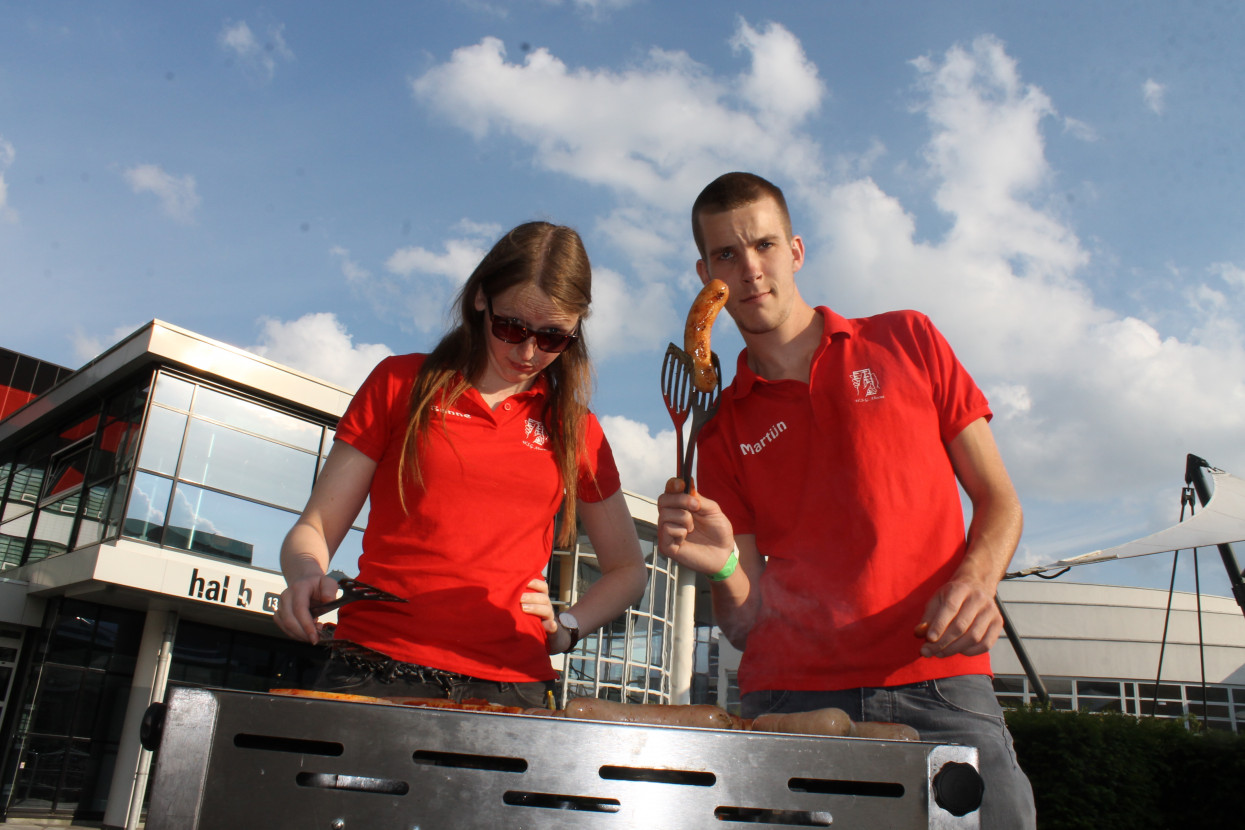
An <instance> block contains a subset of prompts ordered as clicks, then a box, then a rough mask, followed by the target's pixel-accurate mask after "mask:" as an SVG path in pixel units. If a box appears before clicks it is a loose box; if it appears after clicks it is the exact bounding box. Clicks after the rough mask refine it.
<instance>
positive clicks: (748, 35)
mask: <svg viewBox="0 0 1245 830" xmlns="http://www.w3.org/2000/svg"><path fill="white" fill-rule="evenodd" d="M731 46H732V47H733V48H734V49H735V51H736V52H747V53H748V54H749V55H750V56H751V57H752V68H751V71H749V72H748V73H747V74H745V75H743V76H742V77H741V78H740V83H739V88H740V92H741V93H742V94H743V97H744V99H745V100H746V101H747V102H748V104H749V105H751V107H752V108H754V109H755V110H756V112H757V114H758V116H759V117H760V119H761V120H762V121H765V122H767V123H768V124H770V125H771V126H773V125H774V123H775V120H777V122H778V123H779V124H781V125H783V126H784V127H789V126H794V125H796V124H798V123H800V122H801V121H803V120H804V119H805V118H807V117H808V116H810V115H812V114H813V113H815V112H816V111H817V109H818V107H819V106H820V105H821V99H822V96H823V95H824V94H825V87H824V85H823V84H822V82H821V79H820V78H819V77H818V76H817V67H816V66H815V65H813V63H812V62H811V61H809V60H808V58H807V57H805V55H804V48H803V46H801V45H800V41H799V40H798V39H797V38H796V37H795V35H793V34H791V32H789V31H787V30H786V29H784V28H783V27H782V26H780V25H778V24H777V23H770V24H768V25H766V26H765V27H764V31H758V30H756V29H753V28H752V27H751V26H749V25H748V23H747V22H746V21H744V20H740V22H739V28H738V30H737V31H736V32H735V37H734V38H733V39H732V40H731ZM778 90H781V91H782V94H780V95H779V94H775V93H776V91H778Z"/></svg>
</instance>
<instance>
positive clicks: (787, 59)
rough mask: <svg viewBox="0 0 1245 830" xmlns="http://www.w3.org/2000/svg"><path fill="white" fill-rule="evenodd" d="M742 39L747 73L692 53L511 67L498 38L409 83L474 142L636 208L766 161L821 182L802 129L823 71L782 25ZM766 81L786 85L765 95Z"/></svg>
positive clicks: (745, 29)
mask: <svg viewBox="0 0 1245 830" xmlns="http://www.w3.org/2000/svg"><path fill="white" fill-rule="evenodd" d="M734 43H735V46H736V48H737V49H738V50H740V51H743V52H748V53H750V55H751V58H752V61H751V66H750V67H749V68H748V70H747V71H746V72H743V73H741V74H740V75H739V76H738V77H736V78H726V79H722V80H718V79H715V78H713V77H712V76H711V75H710V73H709V72H708V71H707V70H706V69H705V67H703V66H701V65H699V64H697V63H695V62H694V61H692V60H691V59H690V58H689V57H688V56H687V55H686V54H685V53H683V52H671V51H664V50H660V49H654V50H652V51H650V52H649V54H648V55H647V57H646V59H645V60H644V61H643V62H641V63H640V64H639V65H637V66H634V67H632V68H629V69H626V70H623V71H614V70H610V69H595V70H592V69H571V68H569V67H567V66H566V64H564V63H563V62H562V61H561V60H559V59H558V58H556V57H555V56H554V55H552V54H551V53H550V52H549V51H548V50H546V49H537V50H535V51H533V52H531V53H529V54H527V55H526V56H525V57H524V59H523V62H522V63H510V62H507V60H506V51H505V47H504V46H503V45H502V42H501V41H500V40H499V39H497V38H491V37H490V38H485V39H484V40H482V41H481V42H480V43H478V44H476V45H474V46H466V47H462V48H460V49H456V50H454V52H453V54H452V55H451V56H450V59H449V60H448V61H447V62H445V63H443V64H440V65H438V66H435V67H433V68H432V69H431V70H429V71H428V72H426V73H424V74H423V75H422V76H420V77H419V78H416V79H415V80H413V81H412V83H411V87H412V90H413V92H414V94H415V96H416V97H417V98H418V99H419V100H420V101H422V102H423V103H425V104H426V105H428V106H429V107H431V108H432V109H433V110H435V111H436V112H438V113H439V114H441V115H442V116H443V117H444V118H446V119H447V120H449V121H450V122H452V123H454V124H457V125H458V126H460V127H462V128H463V129H465V130H467V131H469V132H470V133H472V134H473V135H475V136H476V137H477V138H479V139H484V138H486V137H487V136H489V135H490V134H494V133H496V134H499V135H502V136H507V137H510V138H514V139H518V140H519V141H520V142H523V143H525V144H528V145H530V146H531V147H532V149H533V152H534V154H535V160H536V163H537V164H538V165H540V166H541V167H543V168H545V169H547V170H551V171H555V172H559V173H563V174H566V175H568V176H571V177H573V178H575V179H579V180H582V181H586V182H590V183H593V184H597V185H602V186H605V187H608V188H610V189H612V190H614V191H616V192H617V193H618V194H619V196H620V197H622V198H624V199H626V200H628V201H635V200H639V201H640V202H643V203H646V204H648V205H659V206H660V205H666V206H668V205H672V204H687V203H690V201H691V198H692V197H693V196H694V195H695V193H696V192H697V191H698V190H699V189H700V188H701V187H702V186H703V185H704V184H705V182H707V181H709V180H710V179H711V178H713V177H714V176H716V175H718V174H719V173H721V172H722V171H723V170H728V169H735V168H736V167H738V166H739V165H741V164H742V163H744V162H745V161H746V160H748V159H756V158H758V157H761V158H765V159H766V160H768V161H771V162H773V163H774V164H776V165H777V172H778V173H783V174H786V175H789V176H790V177H792V178H794V177H796V176H797V175H806V174H808V173H809V171H810V170H811V171H812V172H813V173H814V174H815V173H816V171H817V169H818V167H819V165H820V151H819V149H818V147H817V144H816V142H815V141H813V140H812V139H811V138H810V137H809V136H808V135H804V134H800V133H798V132H796V130H795V128H796V127H797V126H798V124H799V123H800V121H801V119H803V118H805V117H807V116H808V115H810V114H812V112H814V111H815V108H816V106H817V104H818V101H819V95H820V82H819V81H818V79H817V77H816V70H815V67H813V66H812V65H811V64H809V62H808V61H807V59H806V58H805V57H804V55H803V52H802V50H801V49H800V48H799V43H798V42H797V41H796V40H795V39H794V38H793V37H792V36H791V34H790V32H788V31H787V30H786V29H784V28H783V27H782V26H779V25H778V24H770V25H769V26H767V27H766V28H765V29H764V30H761V31H758V30H754V29H752V28H751V27H749V26H748V24H747V23H745V22H742V21H741V23H740V26H739V29H738V31H737V35H736V37H735V40H734ZM770 79H782V80H783V81H784V84H785V85H781V86H778V87H777V88H775V89H771V90H768V94H767V95H762V94H761V92H760V85H761V83H762V82H764V81H768V80H770ZM741 94H742V100H741V98H740V95H741ZM736 103H737V104H738V106H735V104H736ZM776 115H781V118H776Z"/></svg>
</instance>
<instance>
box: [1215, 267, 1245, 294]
mask: <svg viewBox="0 0 1245 830" xmlns="http://www.w3.org/2000/svg"><path fill="white" fill-rule="evenodd" d="M1210 271H1211V273H1212V274H1214V275H1215V276H1217V277H1219V278H1220V279H1221V280H1223V281H1224V282H1226V283H1227V284H1228V285H1231V286H1233V287H1235V288H1245V268H1242V267H1241V266H1239V265H1237V264H1236V263H1233V262H1216V263H1215V264H1214V265H1212V266H1211V267H1210Z"/></svg>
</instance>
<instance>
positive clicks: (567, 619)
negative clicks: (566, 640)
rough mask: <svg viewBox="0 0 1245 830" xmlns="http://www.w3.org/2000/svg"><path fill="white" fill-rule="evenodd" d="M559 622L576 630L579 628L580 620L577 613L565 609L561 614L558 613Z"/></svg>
mask: <svg viewBox="0 0 1245 830" xmlns="http://www.w3.org/2000/svg"><path fill="white" fill-rule="evenodd" d="M558 622H560V623H562V625H564V626H566V627H567V628H571V629H574V630H575V631H578V630H579V620H577V619H575V615H574V614H572V613H571V612H570V611H563V612H562V613H561V614H558Z"/></svg>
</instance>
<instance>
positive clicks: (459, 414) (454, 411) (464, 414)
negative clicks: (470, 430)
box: [431, 403, 471, 419]
mask: <svg viewBox="0 0 1245 830" xmlns="http://www.w3.org/2000/svg"><path fill="white" fill-rule="evenodd" d="M431 410H432V411H433V412H436V413H438V414H440V413H442V412H444V413H445V414H446V415H453V416H455V417H458V418H467V419H470V418H471V415H470V413H467V412H459V411H458V410H457V409H444V408H442V407H441V406H440V405H439V404H435V403H434V404H433V405H432V407H431Z"/></svg>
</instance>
